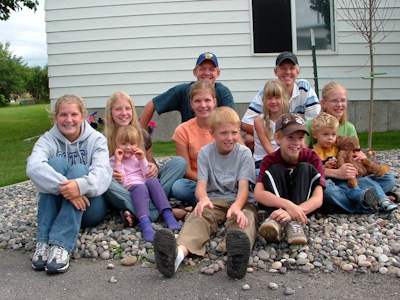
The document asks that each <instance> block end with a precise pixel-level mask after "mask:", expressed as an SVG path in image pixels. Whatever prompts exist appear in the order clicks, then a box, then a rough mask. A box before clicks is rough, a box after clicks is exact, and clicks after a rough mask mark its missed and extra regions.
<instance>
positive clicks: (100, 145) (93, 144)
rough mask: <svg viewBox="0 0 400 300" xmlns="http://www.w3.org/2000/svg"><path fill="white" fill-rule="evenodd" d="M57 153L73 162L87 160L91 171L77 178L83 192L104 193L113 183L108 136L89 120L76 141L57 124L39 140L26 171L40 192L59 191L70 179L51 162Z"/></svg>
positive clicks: (92, 195)
mask: <svg viewBox="0 0 400 300" xmlns="http://www.w3.org/2000/svg"><path fill="white" fill-rule="evenodd" d="M56 156H58V157H63V158H65V159H66V160H67V161H68V164H69V165H70V166H72V165H74V164H83V165H85V166H87V167H88V168H89V174H88V175H85V176H82V177H81V178H77V179H75V181H76V182H77V184H78V186H79V190H80V195H81V196H82V195H86V196H87V197H96V196H99V195H102V194H103V193H104V192H105V191H106V190H107V189H108V187H109V186H110V183H111V179H112V172H113V170H112V169H111V167H110V163H109V154H108V147H107V140H106V138H105V137H104V136H103V135H102V134H101V133H100V132H98V131H96V130H94V129H93V128H92V127H91V126H90V125H89V123H88V122H86V121H85V122H83V123H82V127H81V134H80V136H79V137H78V139H76V140H75V141H74V142H70V141H69V140H68V139H67V138H66V137H65V136H64V135H63V134H62V133H61V132H60V130H59V129H58V127H57V124H54V126H53V128H51V129H50V131H48V132H46V133H45V134H44V135H43V136H42V137H40V138H39V140H38V141H37V142H36V144H35V146H34V147H33V150H32V154H31V156H29V157H28V163H27V166H26V174H27V175H28V177H29V178H30V179H31V180H32V181H33V183H34V184H35V185H36V187H37V189H38V191H39V192H40V193H45V194H52V195H59V194H60V192H59V189H60V188H61V187H62V185H61V184H60V182H63V181H66V180H68V179H67V178H66V177H65V176H63V175H61V174H60V173H57V172H56V171H55V170H54V169H53V168H52V167H51V166H50V165H49V164H48V163H47V162H48V161H49V160H50V159H51V158H53V157H56Z"/></svg>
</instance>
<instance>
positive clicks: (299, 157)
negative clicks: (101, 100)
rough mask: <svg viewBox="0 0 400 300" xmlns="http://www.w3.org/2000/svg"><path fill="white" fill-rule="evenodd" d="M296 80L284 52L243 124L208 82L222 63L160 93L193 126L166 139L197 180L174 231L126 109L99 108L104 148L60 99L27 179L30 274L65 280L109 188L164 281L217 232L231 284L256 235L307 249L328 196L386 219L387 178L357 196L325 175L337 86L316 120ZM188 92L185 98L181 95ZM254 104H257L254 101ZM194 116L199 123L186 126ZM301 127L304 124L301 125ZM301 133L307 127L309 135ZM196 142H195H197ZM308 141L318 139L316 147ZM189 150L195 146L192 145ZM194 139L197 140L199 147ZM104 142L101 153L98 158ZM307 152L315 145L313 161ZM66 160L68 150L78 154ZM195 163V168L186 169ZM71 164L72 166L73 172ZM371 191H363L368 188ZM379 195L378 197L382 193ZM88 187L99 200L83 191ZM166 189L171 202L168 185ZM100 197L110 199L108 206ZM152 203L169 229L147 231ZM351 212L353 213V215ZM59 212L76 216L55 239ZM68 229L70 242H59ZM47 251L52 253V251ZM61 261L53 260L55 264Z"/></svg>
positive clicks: (207, 57) (311, 99) (203, 64)
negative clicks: (119, 196) (34, 195)
mask: <svg viewBox="0 0 400 300" xmlns="http://www.w3.org/2000/svg"><path fill="white" fill-rule="evenodd" d="M299 72H300V69H299V66H298V62H297V57H296V56H295V55H294V54H293V53H290V52H283V53H281V54H280V55H279V56H278V58H277V60H276V68H275V74H276V75H277V77H278V80H271V81H268V82H267V83H266V85H265V87H264V89H263V90H262V92H260V93H259V94H258V95H257V96H256V97H255V100H253V102H252V103H251V105H250V107H249V110H248V111H247V112H246V114H245V116H244V117H243V119H242V121H241V120H240V118H239V116H238V114H237V113H236V111H235V110H234V109H233V108H231V107H229V105H228V106H226V105H218V103H219V101H218V92H217V93H216V92H215V90H216V85H215V80H216V78H218V76H219V74H220V71H219V69H218V61H217V59H216V57H215V55H213V54H212V53H203V54H201V55H200V57H199V59H198V61H197V63H196V67H195V69H194V71H193V74H194V75H195V76H196V77H197V78H198V81H197V83H191V84H189V85H188V86H181V87H179V89H178V90H179V91H178V90H176V89H174V88H173V89H171V90H169V91H167V92H166V94H168V95H169V96H168V95H167V96H168V97H167V99H172V98H170V97H172V96H171V95H174V94H175V95H177V94H178V95H181V96H182V99H180V100H179V101H181V102H182V103H183V102H185V103H186V101H187V100H186V97H187V95H190V99H189V102H188V104H185V105H186V106H187V105H189V106H188V108H187V109H184V111H181V113H182V118H183V119H184V118H186V117H187V122H185V123H183V124H182V125H185V124H186V123H187V124H189V122H190V124H189V125H190V126H189V125H188V127H187V129H185V128H186V127H185V126H186V125H185V126H183V127H182V128H181V129H179V130H178V131H177V132H178V133H179V132H185V130H186V131H188V133H186V134H184V133H179V134H178V133H177V132H176V133H175V138H174V139H175V141H176V142H178V143H179V145H181V146H182V145H187V146H186V147H187V150H182V149H181V150H182V153H186V154H185V155H183V158H184V159H185V160H186V162H187V165H186V166H185V170H184V171H185V172H183V173H185V174H186V175H187V178H186V179H190V180H192V181H193V183H190V184H191V189H192V190H191V192H190V193H194V197H193V199H194V201H191V202H190V203H189V204H190V205H191V206H193V207H194V210H193V212H192V213H190V214H189V216H188V218H187V220H186V221H185V223H184V225H183V227H182V228H181V226H180V225H179V223H178V222H177V220H176V218H175V217H174V214H173V211H172V208H171V206H170V204H169V202H168V197H167V196H170V195H171V194H170V193H169V190H168V192H166V191H165V189H163V182H162V180H161V181H160V179H159V178H157V176H152V175H150V174H149V173H152V172H151V163H152V162H151V161H150V160H152V158H151V155H150V156H149V155H148V153H149V152H148V149H149V148H151V147H145V144H146V143H145V142H144V139H145V137H146V134H145V133H143V132H142V131H141V129H140V128H139V125H138V120H137V117H136V112H135V110H134V106H133V103H132V101H131V100H130V98H129V96H126V95H125V96H124V97H125V98H123V99H124V100H125V102H123V101H122V102H121V105H120V106H117V105H114V106H112V105H107V109H106V115H107V116H106V120H107V121H108V125H107V124H106V132H105V134H106V136H107V139H106V138H104V137H103V136H102V135H100V134H99V133H97V132H95V131H94V130H90V129H91V128H87V127H88V126H89V125H88V123H87V122H86V121H84V111H83V108H82V104H81V102H82V101H81V100H79V101H77V100H76V99H74V100H73V101H72V100H71V101H70V100H65V99H64V98H63V97H61V98H60V99H59V100H58V101H57V103H56V109H55V116H54V121H55V125H54V127H53V129H52V130H51V131H50V133H46V134H45V136H44V137H42V138H40V139H39V141H38V142H37V144H36V145H35V147H34V150H33V152H32V155H31V157H30V158H29V159H28V166H27V173H28V175H29V176H30V177H31V178H32V180H33V181H34V183H35V184H36V185H37V186H38V189H39V192H40V199H39V209H38V239H37V242H38V244H37V249H36V252H35V254H34V257H33V260H32V266H33V268H34V269H36V270H44V269H46V271H47V272H48V273H60V272H65V271H66V270H67V269H68V266H69V254H68V253H70V252H71V251H72V250H73V248H74V245H73V244H74V242H76V238H77V235H78V231H79V228H80V227H81V225H82V224H89V225H90V224H95V222H97V223H98V222H100V221H101V220H90V221H91V222H90V221H87V223H85V222H84V220H85V218H84V217H85V214H89V210H90V209H92V206H93V205H94V204H93V203H95V201H93V199H94V198H96V197H98V198H100V202H101V203H104V200H103V197H102V196H101V195H102V194H103V193H104V192H106V189H107V187H108V186H110V188H111V186H113V185H114V186H115V184H118V185H119V186H121V187H122V190H123V191H125V192H123V193H124V194H127V195H128V196H125V197H130V199H131V202H132V203H133V206H134V208H133V209H132V208H130V206H129V205H126V206H123V205H121V206H118V205H116V206H117V207H119V208H121V209H123V210H125V209H126V213H127V214H125V215H124V216H125V217H128V218H129V219H130V222H131V223H132V222H133V214H135V216H136V218H137V219H138V220H139V224H140V226H141V229H142V232H143V237H144V239H145V240H147V241H150V242H153V246H154V253H155V259H156V265H157V268H158V270H159V271H160V272H161V273H162V274H164V275H165V276H166V277H172V276H173V275H174V273H175V272H176V270H177V269H178V267H179V265H180V263H181V262H182V261H183V259H184V258H185V257H186V256H188V255H189V254H195V255H200V256H203V255H204V254H205V244H206V242H207V241H208V240H209V238H210V236H211V235H213V234H215V233H216V232H217V231H218V226H219V225H221V224H223V223H225V228H226V232H227V234H226V237H225V239H224V241H223V242H222V244H221V245H220V247H219V249H220V250H221V251H222V252H226V253H227V257H228V260H227V273H228V275H229V276H230V277H231V278H243V277H244V276H245V274H246V270H247V263H248V259H249V256H250V251H251V249H252V247H253V245H254V243H255V240H256V237H257V232H259V234H260V236H262V237H263V238H265V240H266V241H273V242H279V241H281V239H282V238H283V237H286V240H287V242H288V244H290V245H291V244H305V243H307V237H306V235H305V233H304V230H303V225H304V224H307V215H308V214H310V213H312V212H314V211H315V210H316V209H318V208H319V207H321V205H322V204H323V198H324V197H325V190H327V189H328V188H329V187H332V188H333V187H334V188H337V187H339V188H342V186H343V189H344V190H345V195H346V197H347V199H350V201H354V202H357V203H359V204H360V207H361V208H363V209H365V211H357V210H356V211H355V212H371V211H372V209H374V208H375V206H379V207H380V208H381V209H382V210H384V211H391V210H393V209H395V208H397V204H395V203H393V202H392V201H390V200H389V199H388V198H387V196H386V194H385V193H387V192H388V191H390V190H391V189H392V188H393V186H394V184H393V186H391V187H390V185H391V184H392V183H393V180H394V179H392V178H391V177H390V176H389V175H388V176H387V177H386V179H385V178H381V179H376V178H373V179H371V178H368V179H366V182H365V185H364V184H360V186H359V187H358V188H357V189H354V190H351V189H346V188H345V187H344V184H342V182H345V179H347V178H346V177H348V176H356V174H355V173H351V172H350V171H351V169H350V168H349V169H348V170H349V173H346V171H342V170H340V172H343V173H340V176H339V175H338V174H339V173H336V174H329V173H328V172H329V171H328V172H327V171H326V170H335V169H334V168H336V165H335V161H334V159H332V158H333V157H335V155H336V154H337V148H335V146H334V140H335V136H336V134H337V132H338V130H339V134H340V125H339V120H338V119H340V118H342V116H343V115H344V114H345V111H346V110H345V109H343V107H341V108H340V109H337V108H336V107H335V108H334V109H332V110H331V109H330V107H329V106H325V104H328V103H330V104H332V103H333V104H339V106H340V105H342V106H343V104H347V98H346V96H344V97H341V98H332V99H331V94H330V93H333V95H334V96H335V97H336V94H335V93H337V91H338V89H339V90H340V89H342V88H343V87H342V86H339V87H336V89H331V90H330V93H328V95H325V96H324V92H323V97H325V98H324V99H325V101H324V100H322V99H321V104H322V106H323V108H324V111H325V112H323V113H320V103H319V101H318V99H317V98H316V95H315V92H314V91H313V89H312V88H311V86H310V85H309V83H308V82H307V81H305V80H297V76H298V75H299ZM220 88H222V87H221V86H220ZM188 89H190V91H191V93H188V91H187V90H188ZM343 89H344V88H343ZM184 90H185V91H186V92H185V93H186V94H185V93H184V92H183V91H184ZM225 94H226V91H225ZM122 95H124V94H122ZM162 95H164V94H162ZM162 95H160V96H159V97H156V98H155V99H153V100H152V101H150V102H149V103H148V105H146V108H145V110H146V109H147V112H144V115H145V118H143V115H142V120H145V123H146V122H147V121H148V120H149V116H150V118H151V115H152V114H153V113H154V110H155V109H156V110H157V112H159V113H161V112H164V111H167V110H166V109H167V108H166V107H167V104H165V103H164V102H163V101H161V100H160V99H161V98H163V97H164V96H165V95H164V96H162ZM183 96H184V97H183ZM71 97H72V96H71ZM74 97H76V96H74ZM114 97H116V96H115V95H114V96H113V97H110V99H109V102H110V103H114V100H115V99H114ZM127 97H128V98H127ZM77 98H78V97H77ZM79 99H81V98H79ZM116 99H120V98H118V97H117V98H116ZM157 99H158V100H157ZM257 99H261V102H260V101H258V100H257ZM129 100H130V102H129ZM116 101H117V100H116ZM168 101H169V100H168ZM345 102H346V103H345ZM115 103H117V102H115ZM115 103H114V104H115ZM260 103H261V105H260ZM214 106H219V107H217V108H214ZM117 108H118V110H117ZM325 108H326V109H325ZM172 109H173V108H172ZM188 109H189V110H188ZM193 112H195V114H196V117H195V118H194V119H190V118H191V117H193V115H191V114H192V113H193ZM146 114H147V116H146ZM335 114H336V115H335ZM132 115H133V116H132ZM184 116H186V117H184ZM303 116H305V117H306V119H308V121H307V124H306V121H305V120H304V119H303ZM312 118H314V119H313V121H311V120H312ZM253 124H254V125H253ZM343 124H347V125H344V126H345V127H346V130H348V128H349V127H351V126H349V125H348V124H350V123H349V122H347V120H345V121H344V123H343ZM146 125H147V123H146ZM241 125H242V128H241ZM308 125H309V126H311V127H310V128H307V126H308ZM142 126H143V124H142ZM89 127H90V126H89ZM252 128H254V129H252ZM241 129H242V130H244V131H246V135H245V137H244V139H245V141H246V145H249V146H250V147H246V146H245V145H243V141H242V137H241V136H240V130H241ZM87 131H88V132H89V133H90V134H91V135H92V136H93V137H96V138H97V139H98V140H97V144H94V143H91V142H90V143H88V142H85V141H83V142H81V140H82V138H83V137H82V135H83V134H84V133H85V132H87ZM52 132H59V133H57V134H58V136H56V137H55V138H52V135H51V133H52ZM193 132H195V133H196V135H194V136H193ZM253 132H254V135H253ZM354 132H355V130H354ZM341 134H343V135H348V134H349V132H344V131H343V130H342V133H341ZM53 135H54V134H53ZM87 135H88V134H85V137H86V136H87ZM310 137H313V138H315V139H316V141H315V142H314V144H313V145H312V143H311V140H310ZM49 139H50V141H47V140H49ZM86 139H87V138H86ZM190 139H192V140H193V139H194V140H195V141H194V142H190V141H188V140H190ZM198 139H201V140H204V141H203V142H201V143H199V142H198ZM107 140H108V150H109V151H106V150H107V146H106V144H107ZM60 141H62V143H61V142H60ZM52 144H55V145H58V146H57V147H55V146H54V148H55V149H54V150H53V149H48V148H49V145H52ZM86 144H88V146H86ZM179 145H178V146H177V150H178V149H179V148H178V147H179ZM251 145H254V154H253V153H252V151H251V150H250V149H251ZM194 146H195V147H194ZM308 146H313V148H314V150H313V149H310V148H309V147H308ZM52 147H53V146H52ZM72 147H73V148H72ZM50 148H51V147H50ZM71 149H76V151H75V152H76V154H75V152H72V150H71ZM177 152H178V151H177ZM150 154H151V151H150ZM85 155H88V156H87V157H86V156H85ZM110 156H111V157H110ZM60 157H61V160H63V162H64V164H65V166H63V167H62V168H60V167H59V166H58V164H56V163H55V160H56V159H60ZM191 157H192V158H191ZM193 157H194V158H195V160H196V165H194V164H192V163H193V160H194V159H193ZM65 158H66V159H65ZM69 158H74V159H75V160H79V161H73V162H72V161H69V160H70V159H69ZM100 159H101V160H102V161H101V163H100V161H99V160H100ZM104 159H105V160H106V161H107V162H106V163H105V162H104ZM82 164H83V165H86V168H87V169H88V170H86V171H82V172H79V173H78V175H69V172H70V169H72V168H74V167H75V166H80V165H82ZM191 164H192V167H191ZM38 167H40V168H41V169H42V170H43V175H35V174H37V173H36V172H35V171H36V168H38ZM194 167H196V172H197V173H195V176H193V174H192V173H193V172H192V173H191V172H190V171H193V170H192V169H194ZM100 168H101V170H103V171H104V173H102V174H101V175H99V173H98V170H100ZM112 169H114V171H112ZM256 170H257V175H256ZM346 170H347V169H346ZM85 172H86V173H85ZM92 172H93V174H92ZM113 172H114V174H113ZM181 173H182V172H181ZM39 174H41V173H39ZM96 175H97V176H99V177H98V178H97V177H96ZM153 175H154V174H153ZM328 175H329V176H328ZM182 176H184V175H183V174H182ZM325 176H327V177H334V178H335V176H336V178H337V179H336V180H334V178H332V180H331V179H329V180H326V179H325ZM36 177H37V178H36ZM47 177H51V183H52V184H51V185H50V184H47V183H46V184H43V179H45V178H46V179H47ZM111 177H114V179H112V178H111ZM392 177H393V176H392ZM99 179H101V180H102V183H103V185H102V186H101V188H100V187H98V184H99ZM367 180H368V182H369V183H371V185H368V183H367ZM379 180H381V181H382V182H385V184H386V185H385V184H382V182H379ZM112 182H115V183H112ZM176 182H179V180H177V181H176ZM110 183H111V185H110ZM380 184H381V185H383V186H385V188H381V189H380V190H379V188H378V187H380V186H381V185H380ZM91 185H94V186H95V187H97V189H93V188H92V189H90V187H91ZM370 186H371V187H370ZM372 186H373V187H372ZM253 187H254V193H253V192H252V191H253ZM389 187H390V190H388V189H389ZM117 189H118V188H114V189H113V190H117ZM171 189H172V191H173V185H172V188H171ZM385 189H386V190H385ZM108 192H109V191H108ZM190 193H189V196H190ZM106 195H107V193H106ZM172 195H173V193H172ZM93 197H94V198H93ZM106 198H112V196H111V195H108V196H106ZM151 200H152V201H151ZM92 201H93V203H92ZM124 201H125V200H124ZM386 201H390V203H387V202H386ZM52 202H54V203H52ZM332 202H333V204H335V205H339V204H337V203H335V202H334V201H332ZM338 202H339V201H338ZM153 203H154V206H155V208H156V209H157V211H158V212H159V213H161V215H162V216H163V218H164V221H165V225H166V227H167V228H163V229H160V230H157V231H156V232H155V231H154V230H153V228H152V227H151V205H152V204H153ZM103 206H104V205H103ZM131 206H132V205H131ZM339 206H340V205H339ZM347 206H350V205H349V204H347ZM353 206H354V207H357V205H356V204H355V205H353ZM65 207H67V209H68V210H66V212H67V213H69V214H71V215H73V216H75V217H74V218H75V221H74V226H73V228H72V229H73V230H72V231H71V230H70V228H68V226H66V228H60V225H58V221H59V219H60V220H64V219H65V218H66V212H64V210H65ZM257 207H258V208H262V209H264V210H266V211H267V213H268V218H267V219H265V220H264V221H263V222H262V224H261V226H260V228H259V230H257V229H258V223H259V220H258V208H257ZM342 208H344V207H342ZM85 210H86V211H85ZM103 210H104V211H105V209H103ZM48 211H50V212H51V213H49V212H48ZM71 211H72V212H71ZM104 214H105V212H104ZM82 215H83V218H82ZM102 216H103V217H104V215H102ZM64 221H65V220H64ZM82 226H83V225H82ZM67 230H69V231H71V233H70V232H68V233H67V234H62V232H63V231H67ZM174 230H180V234H179V237H178V239H175V235H174V232H173V231H174ZM60 232H61V233H60ZM64 236H67V237H68V243H66V242H65V241H64V240H63V238H64ZM50 247H51V249H52V250H51V251H50V252H49V248H50ZM53 248H56V249H55V250H54V249H53ZM60 248H61V250H60ZM57 251H58V252H57ZM60 251H61V255H60V254H58V253H59V252H60ZM56 252H57V253H56Z"/></svg>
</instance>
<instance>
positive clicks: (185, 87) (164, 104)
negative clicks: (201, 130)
mask: <svg viewBox="0 0 400 300" xmlns="http://www.w3.org/2000/svg"><path fill="white" fill-rule="evenodd" d="M220 73H221V71H220V69H219V67H218V60H217V57H216V56H215V54H213V53H211V52H205V53H202V54H200V56H199V58H198V59H197V62H196V66H195V68H194V69H193V75H194V77H196V78H197V80H198V81H199V80H205V81H208V82H210V83H211V84H212V85H213V86H214V88H215V92H216V95H217V106H229V107H231V108H233V109H235V103H234V101H233V96H232V93H231V91H230V90H229V89H228V88H227V87H226V86H224V85H223V84H222V83H219V82H215V81H216V80H217V78H218V77H219V76H220ZM193 83H194V82H190V83H183V84H179V85H176V86H174V87H173V88H170V89H169V90H168V91H166V92H164V93H162V94H160V95H158V96H157V97H155V98H153V100H150V101H149V102H148V103H147V104H146V106H145V107H144V110H143V113H142V117H141V118H140V125H141V126H142V128H144V129H146V128H147V124H148V123H149V122H150V120H151V118H152V117H153V114H154V111H157V113H158V114H159V115H161V114H163V113H165V112H169V111H174V110H177V111H179V112H180V113H181V118H182V119H181V121H182V123H183V122H186V121H188V120H190V119H191V118H193V117H194V114H193V111H192V108H191V107H190V93H189V91H190V87H191V85H192V84H193Z"/></svg>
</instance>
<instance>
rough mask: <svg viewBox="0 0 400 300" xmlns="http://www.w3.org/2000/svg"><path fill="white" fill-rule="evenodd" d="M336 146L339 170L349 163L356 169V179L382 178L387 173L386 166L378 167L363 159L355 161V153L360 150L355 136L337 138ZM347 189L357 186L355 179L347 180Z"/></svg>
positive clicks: (387, 168)
mask: <svg viewBox="0 0 400 300" xmlns="http://www.w3.org/2000/svg"><path fill="white" fill-rule="evenodd" d="M335 144H336V146H337V147H338V149H339V152H338V154H337V164H338V168H340V167H341V166H342V165H343V164H345V163H351V164H352V165H353V166H355V167H356V169H357V171H358V175H357V177H364V176H367V175H370V174H374V175H376V176H383V175H385V174H386V173H387V172H388V171H389V167H388V166H386V165H378V164H376V163H374V162H372V161H371V160H369V159H367V158H364V159H361V160H355V159H354V158H355V157H357V156H358V155H357V152H359V151H361V150H360V142H359V139H358V138H357V137H355V136H337V138H336V143H335ZM347 184H348V186H349V187H355V186H357V185H358V180H357V178H350V179H348V180H347Z"/></svg>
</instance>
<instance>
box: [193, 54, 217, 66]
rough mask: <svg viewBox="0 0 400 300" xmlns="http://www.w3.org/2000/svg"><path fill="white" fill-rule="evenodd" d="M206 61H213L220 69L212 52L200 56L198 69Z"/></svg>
mask: <svg viewBox="0 0 400 300" xmlns="http://www.w3.org/2000/svg"><path fill="white" fill-rule="evenodd" d="M205 60H211V61H212V62H213V63H214V65H215V66H216V67H217V68H218V60H217V57H216V56H215V54H212V53H211V52H204V53H202V54H200V56H199V58H198V59H197V62H196V67H197V66H198V65H200V64H201V63H202V62H203V61H205Z"/></svg>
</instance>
